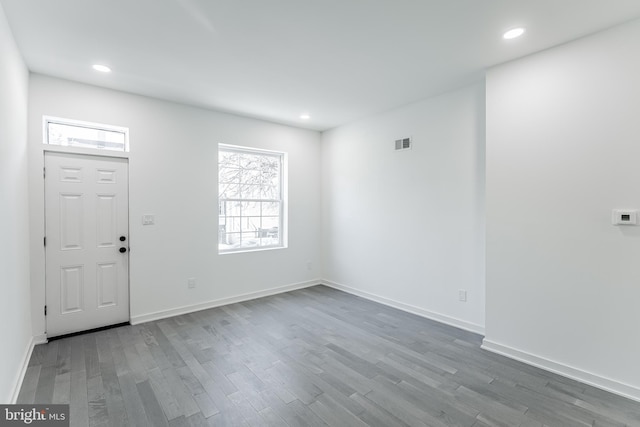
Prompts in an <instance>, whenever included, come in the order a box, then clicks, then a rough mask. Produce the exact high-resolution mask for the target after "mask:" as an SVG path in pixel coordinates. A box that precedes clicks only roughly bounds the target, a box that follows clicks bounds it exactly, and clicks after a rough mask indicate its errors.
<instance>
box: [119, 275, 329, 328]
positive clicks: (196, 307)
mask: <svg viewBox="0 0 640 427" xmlns="http://www.w3.org/2000/svg"><path fill="white" fill-rule="evenodd" d="M321 283H322V282H321V281H320V279H317V280H310V281H308V282H302V283H294V284H292V285H285V286H278V287H275V288H270V289H265V290H262V291H257V292H249V293H246V294H240V295H236V296H233V297H228V298H220V299H216V300H213V301H207V302H203V303H198V304H193V305H185V306H182V307H176V308H171V309H168V310H161V311H156V312H153V313H147V314H140V315H137V316H131V320H130V322H131V324H132V325H137V324H139V323H146V322H151V321H154V320H160V319H166V318H167V317H173V316H180V315H182V314H187V313H193V312H194V311H200V310H206V309H208V308H214V307H220V306H222V305H227V304H234V303H237V302H243V301H249V300H252V299H256V298H262V297H266V296H269V295H276V294H281V293H284V292H289V291H294V290H296V289H303V288H308V287H310V286H315V285H320V284H321Z"/></svg>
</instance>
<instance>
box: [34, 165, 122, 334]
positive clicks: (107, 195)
mask: <svg viewBox="0 0 640 427" xmlns="http://www.w3.org/2000/svg"><path fill="white" fill-rule="evenodd" d="M45 168H46V169H45V170H46V174H45V217H46V224H45V227H46V236H47V241H46V248H45V254H46V289H47V291H46V297H47V336H48V337H54V336H58V335H63V334H68V333H73V332H78V331H82V330H87V329H93V328H98V327H102V326H108V325H112V324H117V323H122V322H127V321H128V320H129V251H128V246H129V245H128V243H129V240H128V239H129V223H128V209H129V208H128V182H127V179H128V164H127V160H126V159H117V158H104V157H93V156H86V155H75V154H61V153H46V154H45ZM121 236H124V237H125V241H124V242H122V241H120V237H121ZM120 248H125V249H126V252H124V253H121V252H120Z"/></svg>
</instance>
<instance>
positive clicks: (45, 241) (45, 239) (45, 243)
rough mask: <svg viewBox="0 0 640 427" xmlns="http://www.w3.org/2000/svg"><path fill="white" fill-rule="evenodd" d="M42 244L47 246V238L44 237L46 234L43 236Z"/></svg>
mask: <svg viewBox="0 0 640 427" xmlns="http://www.w3.org/2000/svg"><path fill="white" fill-rule="evenodd" d="M44 245H45V246H47V238H46V236H45V238H44Z"/></svg>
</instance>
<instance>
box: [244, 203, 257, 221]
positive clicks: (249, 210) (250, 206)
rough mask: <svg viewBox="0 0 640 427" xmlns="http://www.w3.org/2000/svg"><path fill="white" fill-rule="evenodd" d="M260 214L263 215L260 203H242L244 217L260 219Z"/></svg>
mask: <svg viewBox="0 0 640 427" xmlns="http://www.w3.org/2000/svg"><path fill="white" fill-rule="evenodd" d="M260 214H261V210H260V202H243V203H242V215H245V216H257V217H259V216H260Z"/></svg>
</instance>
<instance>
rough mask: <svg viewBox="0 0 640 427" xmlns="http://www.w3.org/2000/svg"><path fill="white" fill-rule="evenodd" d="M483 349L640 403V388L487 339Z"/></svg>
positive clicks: (483, 343) (484, 341) (483, 342)
mask: <svg viewBox="0 0 640 427" xmlns="http://www.w3.org/2000/svg"><path fill="white" fill-rule="evenodd" d="M482 348H483V349H485V350H487V351H490V352H492V353H497V354H500V355H502V356H506V357H508V358H510V359H515V360H518V361H520V362H523V363H526V364H527V365H532V366H535V367H537V368H540V369H544V370H545V371H549V372H553V373H554V374H558V375H561V376H563V377H566V378H570V379H572V380H576V381H580V382H582V383H585V384H588V385H591V386H593V387H596V388H599V389H602V390H605V391H608V392H611V393H614V394H617V395H620V396H623V397H626V398H628V399H631V400H635V401H637V402H640V388H638V387H634V386H632V385H629V384H625V383H622V382H619V381H615V380H612V379H609V378H606V377H601V376H599V375H594V374H592V373H590V372H586V371H582V370H580V369H576V368H573V367H571V366H568V365H564V364H562V363H558V362H554V361H553V360H549V359H545V358H544V357H539V356H536V355H533V354H530V353H527V352H524V351H521V350H517V349H515V348H512V347H509V346H506V345H502V344H498V343H496V342H493V341H490V340H487V339H486V338H485V339H484V340H483V341H482Z"/></svg>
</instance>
